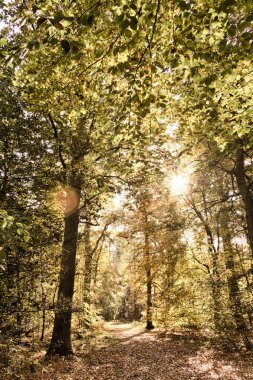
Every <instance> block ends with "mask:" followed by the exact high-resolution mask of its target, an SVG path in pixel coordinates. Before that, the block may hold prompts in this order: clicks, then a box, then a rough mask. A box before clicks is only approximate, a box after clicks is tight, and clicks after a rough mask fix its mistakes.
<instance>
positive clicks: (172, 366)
mask: <svg viewBox="0 0 253 380" xmlns="http://www.w3.org/2000/svg"><path fill="white" fill-rule="evenodd" d="M84 360H85V361H86V363H87V368H86V374H85V376H84V375H83V377H81V374H80V379H82V378H83V379H87V380H88V379H94V380H95V379H96V380H98V379H105V380H130V379H143V380H144V379H145V380H151V379H152V380H172V379H173V380H181V379H184V380H189V379H199V380H200V379H201V380H213V379H221V380H248V379H253V371H252V370H253V363H252V362H251V361H250V357H249V356H247V355H245V357H244V358H242V356H240V355H239V354H236V353H233V354H226V355H225V354H224V353H221V352H218V351H215V350H214V349H212V348H210V347H208V339H207V338H205V337H203V336H199V335H197V334H194V333H193V334H189V333H188V334H186V333H183V332H173V333H157V332H155V331H153V332H142V333H139V334H134V335H132V336H130V337H124V336H123V337H122V339H118V340H116V341H115V342H114V344H110V346H107V347H103V348H101V349H99V350H97V351H94V352H93V353H92V354H91V355H88V356H86V357H85V358H84Z"/></svg>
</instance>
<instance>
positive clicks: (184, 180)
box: [171, 174, 188, 195]
mask: <svg viewBox="0 0 253 380" xmlns="http://www.w3.org/2000/svg"><path fill="white" fill-rule="evenodd" d="M187 186H188V177H187V175H186V174H176V175H174V176H173V177H172V178H171V190H172V192H173V193H174V194H177V195H179V194H183V193H184V192H185V191H186V190H187Z"/></svg>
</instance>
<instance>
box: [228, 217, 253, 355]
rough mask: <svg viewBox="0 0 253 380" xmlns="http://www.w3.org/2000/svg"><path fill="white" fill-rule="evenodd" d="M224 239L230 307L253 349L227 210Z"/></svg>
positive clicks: (244, 336) (241, 331)
mask: <svg viewBox="0 0 253 380" xmlns="http://www.w3.org/2000/svg"><path fill="white" fill-rule="evenodd" d="M221 220H222V228H221V232H222V240H223V248H224V253H225V264H226V269H227V277H228V290H229V302H230V309H231V312H232V315H233V318H234V321H235V323H236V327H237V331H238V333H239V334H240V335H241V337H242V340H243V342H244V345H245V347H246V348H247V349H248V350H249V349H252V344H251V342H250V340H249V338H248V335H249V331H248V328H247V325H246V322H245V319H244V316H243V310H242V303H241V299H240V289H239V285H238V281H237V275H236V270H235V262H234V256H233V247H232V244H231V235H230V231H229V225H228V213H227V211H226V210H224V211H223V212H222V219H221Z"/></svg>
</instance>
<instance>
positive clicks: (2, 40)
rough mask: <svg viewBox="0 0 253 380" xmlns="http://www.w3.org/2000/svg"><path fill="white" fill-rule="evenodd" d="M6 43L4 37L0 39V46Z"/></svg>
mask: <svg viewBox="0 0 253 380" xmlns="http://www.w3.org/2000/svg"><path fill="white" fill-rule="evenodd" d="M7 42H8V40H7V38H5V37H3V38H0V46H3V45H6V44H7Z"/></svg>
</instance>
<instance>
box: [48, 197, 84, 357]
mask: <svg viewBox="0 0 253 380" xmlns="http://www.w3.org/2000/svg"><path fill="white" fill-rule="evenodd" d="M77 195H78V198H79V199H80V191H78V194H77ZM64 223H65V227H64V240H63V246H62V259H61V271H60V281H59V291H58V299H57V305H56V313H55V320H54V327H53V334H52V339H51V343H50V346H49V348H48V351H47V355H60V356H68V355H71V354H72V353H73V352H72V347H71V315H72V300H73V293H74V280H75V265H76V249H77V238H78V224H79V211H78V210H75V211H74V212H72V213H71V214H70V215H66V216H65V218H64Z"/></svg>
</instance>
